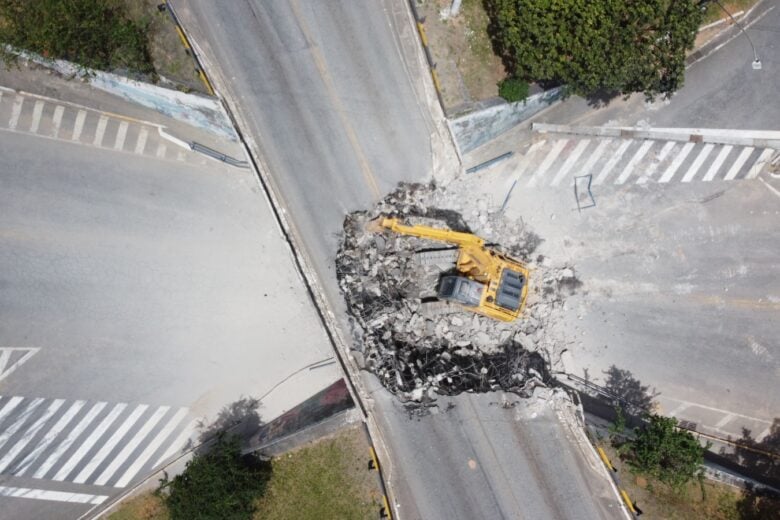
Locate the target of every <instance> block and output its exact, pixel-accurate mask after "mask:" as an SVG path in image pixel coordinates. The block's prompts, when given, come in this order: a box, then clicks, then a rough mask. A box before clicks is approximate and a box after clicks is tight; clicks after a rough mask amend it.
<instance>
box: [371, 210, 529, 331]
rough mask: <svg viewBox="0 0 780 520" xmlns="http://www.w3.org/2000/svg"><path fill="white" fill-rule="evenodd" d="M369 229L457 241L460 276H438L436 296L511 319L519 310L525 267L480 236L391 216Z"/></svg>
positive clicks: (525, 289)
mask: <svg viewBox="0 0 780 520" xmlns="http://www.w3.org/2000/svg"><path fill="white" fill-rule="evenodd" d="M369 229H370V230H373V231H383V230H389V231H393V232H395V233H399V234H402V235H409V236H413V237H418V238H425V239H428V240H435V241H438V242H445V243H448V244H453V245H457V246H458V259H457V262H456V267H457V270H458V272H459V273H460V276H455V275H450V276H444V277H442V279H441V281H440V283H439V289H438V297H439V299H441V300H445V301H449V302H453V303H457V304H460V305H462V306H463V307H464V308H466V309H467V310H469V311H472V312H476V313H478V314H482V315H483V316H487V317H489V318H494V319H497V320H501V321H513V320H515V319H517V317H518V316H520V314H521V313H522V312H523V309H524V307H525V300H526V297H527V296H528V268H526V267H525V265H524V264H523V263H522V262H520V261H518V260H514V259H512V258H510V257H508V256H506V255H504V254H501V253H499V252H498V251H495V250H493V249H489V248H487V247H485V241H484V240H483V239H482V238H480V237H478V236H476V235H472V234H471V233H461V232H458V231H451V230H449V229H439V228H434V227H429V226H406V225H403V224H401V223H400V222H399V221H398V219H395V218H382V217H380V218H378V219H375V220H373V221H372V222H371V224H370V225H369Z"/></svg>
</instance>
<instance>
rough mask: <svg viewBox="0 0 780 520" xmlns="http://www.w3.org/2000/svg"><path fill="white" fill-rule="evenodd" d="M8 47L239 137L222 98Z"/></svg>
mask: <svg viewBox="0 0 780 520" xmlns="http://www.w3.org/2000/svg"><path fill="white" fill-rule="evenodd" d="M6 50H8V51H9V52H11V53H12V54H15V55H17V56H19V57H20V58H22V59H25V60H27V61H30V62H32V63H36V64H38V65H41V66H43V67H46V68H48V69H51V70H53V71H55V72H57V73H58V74H61V75H62V76H66V77H72V78H80V79H81V80H83V81H85V82H87V83H89V84H90V85H91V86H92V87H94V88H96V89H98V90H102V91H104V92H107V93H109V94H112V95H115V96H117V97H120V98H122V99H124V100H125V101H129V102H131V103H135V104H137V105H141V106H143V107H146V108H150V109H152V110H155V111H157V112H159V113H161V114H163V115H165V116H167V117H170V118H172V119H176V120H177V121H181V122H183V123H186V124H188V125H190V126H193V127H195V128H200V129H202V130H205V131H207V132H209V133H211V134H214V135H217V136H218V137H222V138H227V139H229V140H231V141H236V140H237V139H238V138H237V136H236V133H235V131H234V130H233V126H232V124H231V122H230V118H229V117H228V116H227V114H226V113H225V111H224V109H223V107H222V104H221V103H220V102H219V100H217V99H214V98H208V97H204V96H199V95H195V94H186V93H184V92H179V91H178V90H170V89H167V88H163V87H158V86H156V85H152V84H149V83H144V82H141V81H136V80H133V79H129V78H125V77H123V76H119V75H117V74H112V73H110V72H103V71H100V70H94V69H88V68H85V67H81V66H79V65H77V64H75V63H72V62H69V61H65V60H52V59H48V58H44V57H43V56H40V55H38V54H35V53H31V52H27V51H20V50H17V49H13V48H10V47H7V46H6Z"/></svg>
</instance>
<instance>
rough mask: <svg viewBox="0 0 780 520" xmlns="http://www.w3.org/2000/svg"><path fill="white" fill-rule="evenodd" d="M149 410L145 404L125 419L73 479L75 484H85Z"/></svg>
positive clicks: (140, 405)
mask: <svg viewBox="0 0 780 520" xmlns="http://www.w3.org/2000/svg"><path fill="white" fill-rule="evenodd" d="M147 408H149V406H148V405H145V404H139V405H138V406H136V407H135V410H133V412H132V413H131V414H130V416H129V417H128V418H127V419H125V422H123V423H122V425H121V426H120V427H119V428H118V429H117V430H116V431H115V432H114V434H113V435H112V436H111V438H110V439H108V441H106V443H105V444H103V446H101V447H100V450H99V451H98V452H97V454H95V456H94V457H92V460H90V461H89V463H88V464H87V465H86V466H84V468H83V469H82V470H81V471H80V472H79V474H78V475H77V476H76V478H74V479H73V482H75V483H76V484H83V483H84V482H86V481H87V479H88V478H89V477H90V475H92V473H94V472H95V470H96V469H97V467H98V466H100V463H102V462H103V461H104V460H105V458H106V457H108V454H109V453H111V452H112V451H113V449H114V447H115V446H116V445H117V444H118V443H119V441H120V440H122V437H124V436H125V435H126V434H127V431H128V430H129V429H130V428H131V427H132V426H133V424H135V422H136V421H137V420H138V418H139V417H140V416H141V415H142V414H143V413H144V412H145V411H146V409H147Z"/></svg>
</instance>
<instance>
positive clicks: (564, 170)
mask: <svg viewBox="0 0 780 520" xmlns="http://www.w3.org/2000/svg"><path fill="white" fill-rule="evenodd" d="M589 144H590V139H583V140H582V141H580V142H579V143H577V146H576V147H575V148H574V151H572V153H571V155H570V156H569V158H568V159H566V162H564V163H563V166H561V170H560V171H559V172H558V175H556V176H555V178H553V181H552V182H551V183H550V186H557V185H558V184H559V183H560V182H561V181H562V180H563V179H564V177H566V175H567V174H568V173H569V171H571V169H572V167H573V166H574V163H576V162H577V160H578V159H579V158H580V155H582V152H584V151H585V148H587V147H588V145H589Z"/></svg>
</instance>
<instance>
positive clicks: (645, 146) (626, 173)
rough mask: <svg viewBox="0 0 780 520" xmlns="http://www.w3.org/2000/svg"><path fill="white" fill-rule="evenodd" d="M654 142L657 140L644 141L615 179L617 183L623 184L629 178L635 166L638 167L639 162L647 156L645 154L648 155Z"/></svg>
mask: <svg viewBox="0 0 780 520" xmlns="http://www.w3.org/2000/svg"><path fill="white" fill-rule="evenodd" d="M653 144H655V141H651V140H647V141H645V142H644V143H642V146H640V147H639V150H637V151H636V153H635V154H634V156H633V157H632V158H631V160H630V161H628V164H627V165H626V167H625V168H623V171H622V172H621V173H620V175H619V176H618V178H617V179H616V180H615V184H623V183H624V182H626V181H627V180H628V178H629V177H630V176H631V174H632V173H633V172H634V168H635V167H636V165H637V163H638V162H639V161H641V160H642V159H643V158H644V157H645V155H647V152H648V151H649V150H650V148H651V147H652V146H653Z"/></svg>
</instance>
